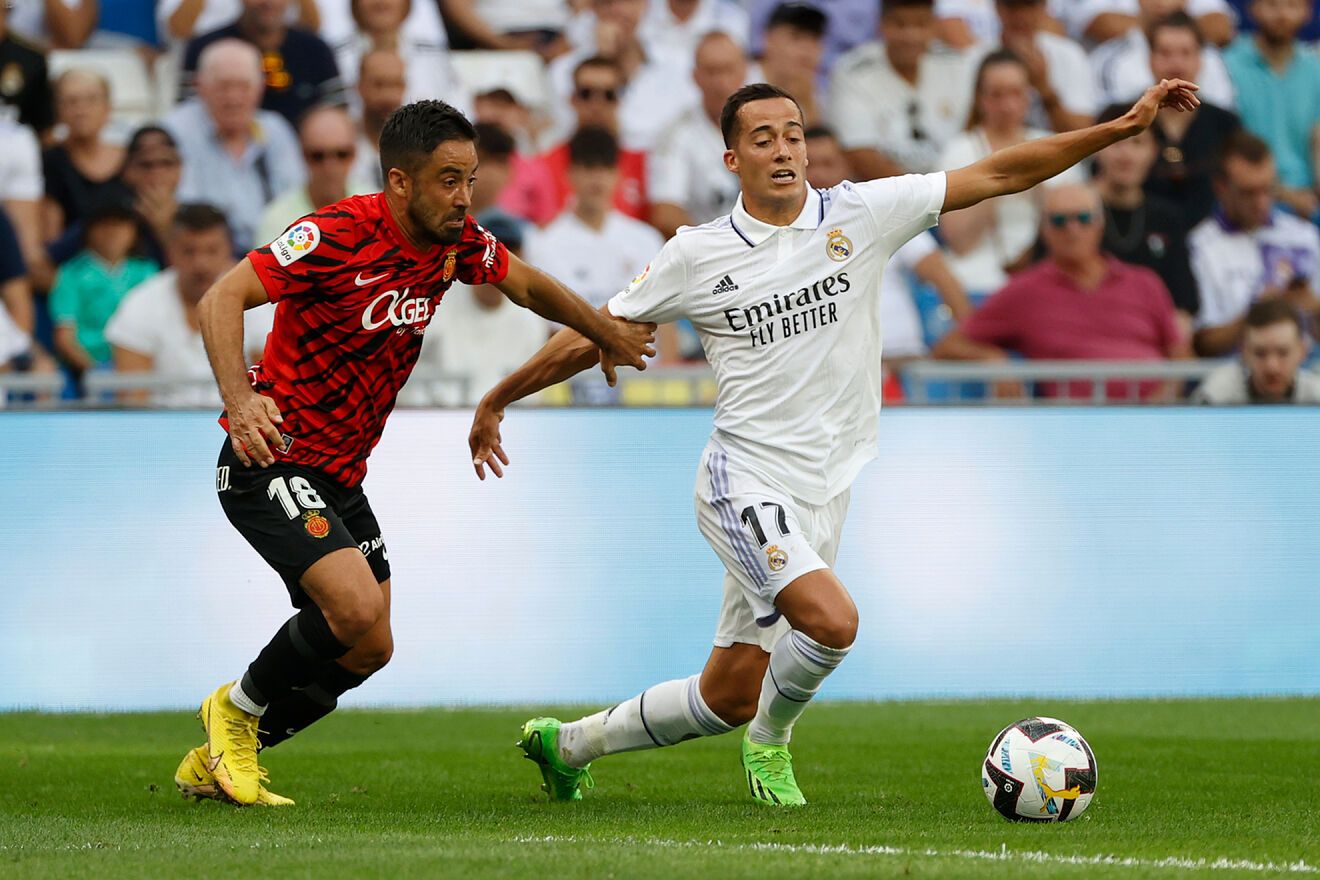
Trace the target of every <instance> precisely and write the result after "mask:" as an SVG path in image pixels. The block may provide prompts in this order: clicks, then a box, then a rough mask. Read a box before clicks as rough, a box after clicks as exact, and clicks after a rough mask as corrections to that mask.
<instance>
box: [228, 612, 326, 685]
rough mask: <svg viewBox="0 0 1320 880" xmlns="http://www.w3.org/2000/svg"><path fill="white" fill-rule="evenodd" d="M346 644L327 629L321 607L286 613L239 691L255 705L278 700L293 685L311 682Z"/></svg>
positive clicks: (244, 678)
mask: <svg viewBox="0 0 1320 880" xmlns="http://www.w3.org/2000/svg"><path fill="white" fill-rule="evenodd" d="M348 647H349V646H348V645H345V644H343V643H341V642H340V641H339V639H337V638H335V634H334V633H333V632H331V631H330V624H329V623H327V622H326V619H325V615H323V614H322V613H321V609H319V608H317V607H316V606H315V605H310V606H308V607H306V608H304V609H303V610H301V611H299V612H298V613H297V614H295V615H293V617H290V618H289V620H288V622H287V623H285V624H284V626H282V627H280V629H279V632H277V633H275V637H274V638H272V639H271V640H270V643H269V644H268V645H266V647H264V648H262V649H261V653H260V654H258V655H257V659H256V660H253V661H252V665H251V666H249V667H248V669H247V672H246V673H245V674H244V675H243V682H242V686H243V693H245V694H247V695H248V697H249V698H251V700H252V701H253V702H254V703H256V704H257V705H259V706H261V705H265V706H269V705H271V704H273V703H278V702H280V701H281V700H284V699H286V698H287V697H288V696H289V694H291V693H293V690H294V688H300V687H306V686H307V685H309V684H311V683H312V681H314V680H315V679H316V677H317V676H318V675H320V674H321V671H322V670H323V669H324V668H325V666H326V664H327V663H330V662H332V661H334V660H338V659H339V658H340V657H342V656H344V655H345V654H346V653H348Z"/></svg>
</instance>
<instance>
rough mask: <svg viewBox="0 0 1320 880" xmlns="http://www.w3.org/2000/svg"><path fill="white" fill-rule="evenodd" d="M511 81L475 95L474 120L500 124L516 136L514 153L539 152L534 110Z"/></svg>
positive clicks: (488, 87)
mask: <svg viewBox="0 0 1320 880" xmlns="http://www.w3.org/2000/svg"><path fill="white" fill-rule="evenodd" d="M514 88H515V86H514V85H513V84H512V83H508V84H498V85H493V86H487V87H484V88H482V89H481V90H480V91H478V92H477V94H476V95H474V96H473V98H472V121H473V122H489V123H491V124H493V125H498V126H499V127H500V128H502V129H504V130H505V131H506V132H508V133H509V136H510V137H512V138H513V143H514V154H515V155H518V156H524V157H525V156H530V155H533V154H534V153H535V152H536V137H535V135H534V133H533V131H532V111H531V109H530V102H529V100H528V99H526V98H523V97H519V96H518V95H517V94H516V93H515V92H514V91H513V89H514Z"/></svg>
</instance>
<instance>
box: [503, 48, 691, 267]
mask: <svg viewBox="0 0 1320 880" xmlns="http://www.w3.org/2000/svg"><path fill="white" fill-rule="evenodd" d="M684 79H689V78H688V77H687V76H686V75H684ZM670 87H671V88H672V87H673V83H670ZM623 89H624V82H623V74H622V73H621V72H620V70H619V66H618V65H617V64H615V63H614V62H613V61H610V60H609V59H606V58H588V59H587V60H585V61H583V62H581V63H580V64H578V66H577V69H576V70H575V71H574V72H573V97H572V101H571V103H572V107H573V112H574V114H576V116H577V128H576V130H577V131H581V130H582V129H583V128H594V127H599V128H604V129H606V130H608V131H609V132H610V133H611V134H613V135H614V136H615V138H616V139H619V140H622V137H621V135H620V133H619V128H620V126H619V101H620V98H621V95H622V94H623ZM568 160H569V157H568V142H567V141H565V142H564V143H562V144H560V145H559V146H557V147H555V148H554V149H552V150H549V151H547V152H546V153H545V154H543V155H542V156H541V157H540V160H539V161H538V163H537V166H536V167H535V169H532V168H529V169H528V173H526V174H519V175H518V176H517V177H516V178H515V181H514V183H513V184H511V186H512V187H513V188H514V189H515V190H522V191H523V193H522V196H521V197H522V199H523V201H522V204H523V206H524V207H523V210H525V211H526V212H527V213H520V215H519V216H525V217H527V219H529V220H531V221H532V222H534V223H537V224H545V223H548V222H549V221H550V220H552V219H553V218H554V217H556V216H558V215H559V213H560V212H561V211H563V209H564V205H566V204H567V203H568V198H569V196H570V195H571V193H572V186H571V182H570V180H569V174H568V165H569V161H568ZM533 171H534V172H535V175H536V176H533ZM618 173H619V185H618V186H617V187H615V190H614V207H616V208H618V209H619V210H620V211H622V212H623V213H625V214H627V215H628V216H629V217H635V218H636V219H638V220H645V219H647V217H648V216H649V208H648V206H647V193H646V154H645V153H644V152H642V151H640V150H629V149H626V148H620V150H619V162H618ZM537 177H541V178H544V180H538V179H537ZM547 182H548V184H549V185H548V187H547V185H546V184H547ZM531 193H537V194H538V197H537V198H530V197H529V196H530V194H531ZM629 277H632V276H629Z"/></svg>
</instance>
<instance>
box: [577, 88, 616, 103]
mask: <svg viewBox="0 0 1320 880" xmlns="http://www.w3.org/2000/svg"><path fill="white" fill-rule="evenodd" d="M577 96H578V100H580V101H590V100H591V99H592V98H596V97H601V98H604V99H605V100H606V101H609V102H611V103H613V102H614V101H617V100H619V90H618V89H593V88H591V87H589V86H581V87H580V88H578V90H577Z"/></svg>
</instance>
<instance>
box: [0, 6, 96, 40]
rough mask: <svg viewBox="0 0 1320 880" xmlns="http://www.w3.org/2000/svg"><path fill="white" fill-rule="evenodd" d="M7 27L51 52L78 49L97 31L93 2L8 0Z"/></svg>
mask: <svg viewBox="0 0 1320 880" xmlns="http://www.w3.org/2000/svg"><path fill="white" fill-rule="evenodd" d="M7 5H8V6H9V7H10V11H9V26H10V27H12V28H13V29H14V30H15V31H16V32H17V33H20V34H22V35H23V36H25V37H27V38H28V39H29V40H33V41H35V42H36V43H38V44H41V45H46V46H49V47H50V48H52V49H81V48H82V47H83V46H84V45H85V44H86V43H87V38H88V37H90V36H91V35H92V31H93V30H95V29H96V17H97V2H96V0H9V2H8V4H7Z"/></svg>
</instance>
